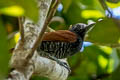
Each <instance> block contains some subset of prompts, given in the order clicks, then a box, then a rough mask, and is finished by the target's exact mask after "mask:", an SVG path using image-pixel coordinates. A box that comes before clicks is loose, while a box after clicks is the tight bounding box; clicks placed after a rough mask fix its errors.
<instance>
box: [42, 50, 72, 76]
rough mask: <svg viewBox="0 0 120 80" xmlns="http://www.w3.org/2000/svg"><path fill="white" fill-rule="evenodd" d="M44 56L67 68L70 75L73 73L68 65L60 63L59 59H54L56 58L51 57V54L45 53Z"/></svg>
mask: <svg viewBox="0 0 120 80" xmlns="http://www.w3.org/2000/svg"><path fill="white" fill-rule="evenodd" d="M44 54H45V55H46V56H47V57H48V58H49V59H52V60H54V61H56V62H57V63H58V64H59V65H61V66H63V67H65V68H66V69H67V70H68V72H69V74H70V73H71V70H70V67H69V65H68V64H67V63H66V62H62V61H60V60H59V59H57V58H56V57H54V56H51V55H50V54H49V53H47V52H44Z"/></svg>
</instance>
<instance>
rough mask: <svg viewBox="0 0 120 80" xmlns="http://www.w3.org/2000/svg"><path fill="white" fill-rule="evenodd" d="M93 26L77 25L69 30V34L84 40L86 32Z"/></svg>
mask: <svg viewBox="0 0 120 80" xmlns="http://www.w3.org/2000/svg"><path fill="white" fill-rule="evenodd" d="M92 26H93V25H91V24H90V25H86V24H83V23H77V24H75V25H73V26H71V27H70V28H69V30H70V31H71V32H74V33H76V34H77V35H78V36H80V37H82V38H84V36H85V34H86V32H87V31H88V30H89V29H90V28H91V27H92Z"/></svg>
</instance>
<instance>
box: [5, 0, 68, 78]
mask: <svg viewBox="0 0 120 80" xmlns="http://www.w3.org/2000/svg"><path fill="white" fill-rule="evenodd" d="M37 2H38V8H39V14H40V16H39V21H38V23H37V24H34V23H33V21H31V20H30V19H28V18H25V19H24V20H22V22H23V30H24V40H23V41H24V42H23V41H21V39H20V40H19V42H18V43H17V45H16V47H15V50H14V51H13V55H12V57H11V61H10V66H11V67H12V68H14V69H13V70H12V71H11V72H10V73H9V76H8V78H7V80H29V79H30V78H31V76H32V75H33V74H35V75H37V76H44V77H48V78H49V79H51V80H66V79H67V77H68V70H67V69H66V68H64V67H62V66H60V65H59V64H57V63H56V62H55V61H53V60H50V59H48V58H45V57H41V56H39V55H38V53H37V51H35V52H34V54H33V55H31V51H32V48H33V45H34V43H35V41H36V39H37V37H38V36H39V34H40V32H41V30H42V28H43V26H44V23H45V20H46V18H47V14H48V11H49V8H50V5H51V2H52V0H37ZM38 44H39V43H38ZM30 55H31V56H30ZM62 61H64V62H66V63H67V61H66V60H65V59H64V60H62Z"/></svg>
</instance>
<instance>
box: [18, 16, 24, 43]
mask: <svg viewBox="0 0 120 80" xmlns="http://www.w3.org/2000/svg"><path fill="white" fill-rule="evenodd" d="M18 24H19V31H20V35H21V42H22V43H24V28H23V23H22V17H19V18H18Z"/></svg>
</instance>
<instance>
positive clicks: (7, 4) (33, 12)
mask: <svg viewBox="0 0 120 80" xmlns="http://www.w3.org/2000/svg"><path fill="white" fill-rule="evenodd" d="M0 4H2V5H0V13H3V14H7V15H11V14H12V13H13V15H12V16H16V14H18V13H17V12H19V10H20V12H22V13H23V12H24V15H25V16H27V17H28V18H30V19H32V20H33V21H35V22H37V21H38V16H39V12H38V7H37V3H36V2H35V0H0ZM13 6H17V8H14V9H13ZM11 7H12V9H9V8H11ZM22 9H23V10H24V11H23V10H22ZM7 10H8V11H7ZM9 12H10V13H9ZM22 13H21V14H22ZM17 16H21V15H17Z"/></svg>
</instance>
